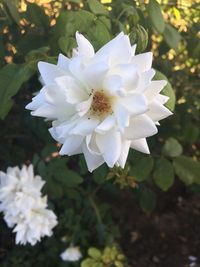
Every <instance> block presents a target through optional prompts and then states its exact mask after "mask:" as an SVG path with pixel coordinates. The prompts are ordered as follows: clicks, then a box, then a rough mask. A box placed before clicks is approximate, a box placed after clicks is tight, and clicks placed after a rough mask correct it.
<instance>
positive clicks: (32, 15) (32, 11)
mask: <svg viewBox="0 0 200 267" xmlns="http://www.w3.org/2000/svg"><path fill="white" fill-rule="evenodd" d="M26 18H27V20H28V21H30V22H31V23H34V24H35V25H36V26H38V27H39V28H40V29H41V28H45V29H47V28H48V27H49V26H50V18H49V17H48V16H47V15H46V14H45V12H44V10H43V9H42V8H41V7H39V6H38V5H37V4H30V3H29V4H28V6H27V11H26Z"/></svg>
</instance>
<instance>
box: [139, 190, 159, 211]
mask: <svg viewBox="0 0 200 267" xmlns="http://www.w3.org/2000/svg"><path fill="white" fill-rule="evenodd" d="M140 206H141V208H142V209H143V210H144V211H152V210H153V209H154V208H155V206H156V195H155V193H154V192H153V191H151V190H150V189H144V190H143V191H142V193H141V195H140Z"/></svg>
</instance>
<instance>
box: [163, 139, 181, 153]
mask: <svg viewBox="0 0 200 267" xmlns="http://www.w3.org/2000/svg"><path fill="white" fill-rule="evenodd" d="M162 152H163V154H164V155H166V156H169V157H178V156H180V155H181V154H182V152H183V148H182V146H181V144H180V143H179V142H178V141H177V140H176V139H175V138H173V137H170V138H168V139H167V140H166V142H165V144H164V146H163V149H162Z"/></svg>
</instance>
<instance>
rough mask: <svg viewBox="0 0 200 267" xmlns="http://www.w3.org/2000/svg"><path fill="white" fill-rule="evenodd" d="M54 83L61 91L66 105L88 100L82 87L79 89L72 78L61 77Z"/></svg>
mask: <svg viewBox="0 0 200 267" xmlns="http://www.w3.org/2000/svg"><path fill="white" fill-rule="evenodd" d="M55 81H56V83H57V84H58V85H59V86H60V87H61V88H62V89H63V91H64V93H65V96H66V100H67V102H68V103H71V104H77V103H80V102H82V101H84V100H86V99H87V98H88V94H87V92H86V91H85V88H84V86H82V87H81V86H80V85H79V84H78V83H77V82H76V80H75V79H73V78H72V77H70V76H62V77H59V78H56V79H55Z"/></svg>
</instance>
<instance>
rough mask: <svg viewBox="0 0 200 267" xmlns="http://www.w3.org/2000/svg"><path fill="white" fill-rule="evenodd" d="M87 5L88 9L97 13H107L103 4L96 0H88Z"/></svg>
mask: <svg viewBox="0 0 200 267" xmlns="http://www.w3.org/2000/svg"><path fill="white" fill-rule="evenodd" d="M87 2H88V5H89V8H90V10H91V11H92V12H93V13H94V14H96V15H98V14H103V15H107V14H108V11H107V9H106V8H105V6H104V5H103V4H101V3H100V2H99V1H98V0H88V1H87Z"/></svg>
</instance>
